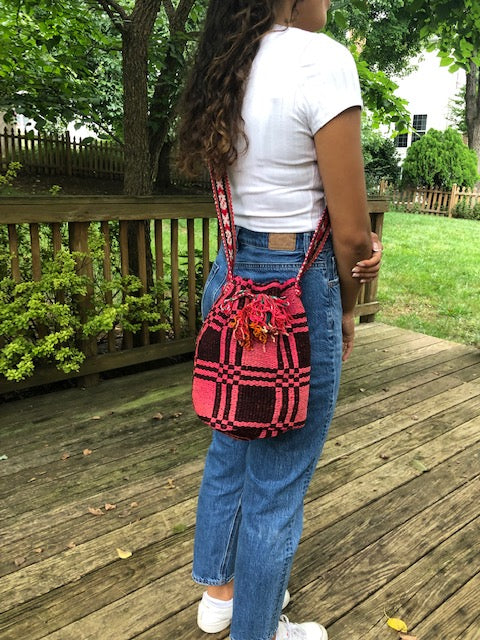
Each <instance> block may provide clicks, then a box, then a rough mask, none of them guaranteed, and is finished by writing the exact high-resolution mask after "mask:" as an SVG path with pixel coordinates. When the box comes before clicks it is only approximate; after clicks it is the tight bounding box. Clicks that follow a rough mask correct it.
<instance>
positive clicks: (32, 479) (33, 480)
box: [28, 478, 36, 482]
mask: <svg viewBox="0 0 480 640" xmlns="http://www.w3.org/2000/svg"><path fill="white" fill-rule="evenodd" d="M35 480H36V478H30V480H29V481H28V482H35Z"/></svg>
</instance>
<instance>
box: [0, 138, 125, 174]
mask: <svg viewBox="0 0 480 640" xmlns="http://www.w3.org/2000/svg"><path fill="white" fill-rule="evenodd" d="M10 162H20V164H21V165H22V172H24V173H29V174H35V175H50V176H57V175H61V176H84V177H86V176H88V177H97V178H108V179H120V178H122V176H123V148H122V147H121V146H120V145H118V144H114V143H111V142H106V141H101V140H95V139H91V138H86V139H85V140H81V139H77V138H76V137H75V136H73V137H71V136H70V134H69V133H68V131H67V132H66V133H64V134H62V135H57V134H45V133H36V132H32V131H31V132H27V133H25V132H22V131H20V130H19V129H18V130H17V131H15V130H14V129H13V128H11V129H10V130H8V129H7V127H5V128H4V130H3V132H0V170H1V171H2V172H3V171H5V170H6V169H7V168H8V165H9V164H10Z"/></svg>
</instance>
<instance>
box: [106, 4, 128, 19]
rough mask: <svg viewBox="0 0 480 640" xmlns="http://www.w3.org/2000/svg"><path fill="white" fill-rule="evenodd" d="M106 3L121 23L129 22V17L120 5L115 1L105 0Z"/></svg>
mask: <svg viewBox="0 0 480 640" xmlns="http://www.w3.org/2000/svg"><path fill="white" fill-rule="evenodd" d="M106 3H107V4H108V5H109V6H110V7H111V8H112V9H113V10H114V11H115V12H116V13H118V15H119V16H120V18H121V19H122V21H123V22H125V21H126V20H129V15H128V13H127V12H126V11H125V9H124V8H123V7H122V5H121V4H119V3H118V2H115V0H106Z"/></svg>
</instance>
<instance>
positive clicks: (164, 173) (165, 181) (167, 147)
mask: <svg viewBox="0 0 480 640" xmlns="http://www.w3.org/2000/svg"><path fill="white" fill-rule="evenodd" d="M171 151H172V143H171V141H170V140H168V139H167V140H165V142H164V143H163V146H162V150H161V152H160V156H159V158H158V172H157V178H156V181H155V191H156V192H157V193H158V192H160V193H165V192H166V191H168V189H169V188H170V187H171V185H172V181H171V172H170V154H171Z"/></svg>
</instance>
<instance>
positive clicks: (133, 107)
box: [122, 0, 161, 196]
mask: <svg viewBox="0 0 480 640" xmlns="http://www.w3.org/2000/svg"><path fill="white" fill-rule="evenodd" d="M160 6H161V0H137V2H136V3H135V9H134V10H133V12H132V14H131V16H130V20H129V21H126V22H125V23H124V27H123V31H122V54H123V107H124V116H123V135H124V150H125V174H124V185H123V189H124V194H125V195H132V196H133V195H135V196H144V195H150V194H151V192H152V179H151V173H152V172H151V160H150V149H149V131H148V43H149V41H150V36H151V34H152V29H153V26H154V24H155V19H156V17H157V14H158V11H159V10H160Z"/></svg>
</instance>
